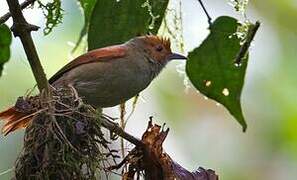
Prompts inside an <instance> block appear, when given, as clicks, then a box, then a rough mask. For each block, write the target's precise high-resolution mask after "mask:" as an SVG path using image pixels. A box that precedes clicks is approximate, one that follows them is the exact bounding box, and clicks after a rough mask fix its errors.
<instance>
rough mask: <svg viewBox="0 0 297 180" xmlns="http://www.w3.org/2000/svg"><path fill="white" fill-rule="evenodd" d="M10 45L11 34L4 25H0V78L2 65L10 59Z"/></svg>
mask: <svg viewBox="0 0 297 180" xmlns="http://www.w3.org/2000/svg"><path fill="white" fill-rule="evenodd" d="M10 44H11V32H10V29H9V28H8V27H7V26H6V25H5V24H1V25H0V76H1V74H2V70H3V65H4V63H5V62H7V61H8V60H9V57H10V48H9V46H10Z"/></svg>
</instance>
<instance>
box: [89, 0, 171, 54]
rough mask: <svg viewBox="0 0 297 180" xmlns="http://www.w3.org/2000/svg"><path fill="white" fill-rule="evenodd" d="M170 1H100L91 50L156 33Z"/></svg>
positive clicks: (91, 31) (91, 28) (91, 33)
mask: <svg viewBox="0 0 297 180" xmlns="http://www.w3.org/2000/svg"><path fill="white" fill-rule="evenodd" d="M167 4H168V0H154V1H148V0H139V1H135V0H119V1H118V0H117V1H116V0H100V1H97V3H96V5H95V7H94V10H93V13H92V16H91V19H90V26H89V31H88V48H89V50H92V49H95V48H99V47H104V46H108V45H113V44H119V43H123V42H125V41H127V40H129V39H131V38H133V37H135V36H138V35H145V34H147V33H153V34H156V33H157V32H158V29H159V27H160V25H161V22H162V20H163V17H164V14H165V10H166V7H167Z"/></svg>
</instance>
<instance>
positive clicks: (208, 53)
mask: <svg viewBox="0 0 297 180" xmlns="http://www.w3.org/2000/svg"><path fill="white" fill-rule="evenodd" d="M237 27H238V23H237V20H236V19H234V18H232V17H227V16H222V17H219V18H217V19H216V20H215V21H214V23H213V24H212V26H211V28H210V34H209V35H208V37H207V38H206V39H205V40H204V42H203V43H202V44H201V45H200V46H199V47H198V48H196V49H194V50H193V51H192V52H190V53H189V56H188V61H187V65H186V72H187V75H188V76H189V79H190V80H191V82H192V83H193V85H194V86H195V87H196V88H197V89H198V90H199V91H200V92H201V93H202V94H204V95H205V96H207V97H209V98H211V99H213V100H215V101H217V102H219V103H221V104H222V105H224V106H225V107H226V108H227V109H228V110H229V112H230V113H231V114H232V115H233V116H234V117H235V119H236V120H237V121H238V122H239V123H240V124H241V126H242V128H243V131H245V130H246V128H247V124H246V122H245V119H244V117H243V113H242V109H241V105H240V96H241V91H242V87H243V84H244V77H245V71H246V67H247V63H248V55H246V56H245V57H244V58H243V59H242V63H241V65H240V66H235V64H234V60H235V58H236V56H237V54H238V53H239V50H240V39H238V38H237V36H236V35H234V33H235V32H236V30H237Z"/></svg>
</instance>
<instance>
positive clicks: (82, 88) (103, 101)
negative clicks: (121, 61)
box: [74, 65, 151, 107]
mask: <svg viewBox="0 0 297 180" xmlns="http://www.w3.org/2000/svg"><path fill="white" fill-rule="evenodd" d="M113 66H114V65H113ZM107 69H109V68H107ZM88 70H90V69H88ZM96 70H97V73H96V75H95V77H94V74H92V78H88V77H87V76H86V77H85V78H84V79H83V78H81V77H80V79H79V80H76V82H75V83H74V87H75V89H76V90H77V91H78V94H79V95H80V96H81V97H82V99H83V100H84V101H85V102H86V103H88V104H91V105H92V106H95V107H111V106H115V105H118V104H120V103H123V102H125V101H127V100H128V99H130V98H132V97H134V96H135V95H137V94H138V93H139V92H141V91H142V90H143V89H145V88H146V87H147V86H148V85H149V83H150V81H151V79H150V77H149V74H148V73H139V72H138V71H139V69H137V68H131V67H129V68H128V67H123V66H120V67H119V68H113V69H109V71H103V70H102V71H101V72H98V69H96ZM90 73H92V72H90Z"/></svg>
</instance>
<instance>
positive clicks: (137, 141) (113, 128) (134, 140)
mask: <svg viewBox="0 0 297 180" xmlns="http://www.w3.org/2000/svg"><path fill="white" fill-rule="evenodd" d="M100 120H101V123H102V126H103V127H105V128H106V129H108V130H110V131H111V132H113V133H115V134H116V135H118V136H120V137H122V138H124V139H126V140H127V141H129V142H130V143H132V144H134V145H135V146H138V147H144V144H143V142H141V140H140V139H138V138H136V137H134V136H132V135H130V134H128V133H127V132H125V131H124V130H123V129H122V128H121V127H119V126H118V125H117V124H116V123H114V122H112V121H110V120H108V119H106V118H101V119H100Z"/></svg>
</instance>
